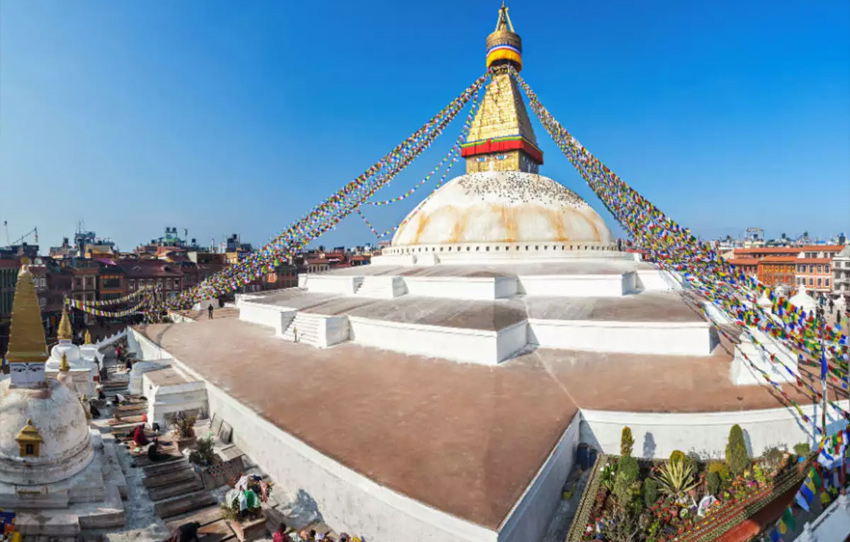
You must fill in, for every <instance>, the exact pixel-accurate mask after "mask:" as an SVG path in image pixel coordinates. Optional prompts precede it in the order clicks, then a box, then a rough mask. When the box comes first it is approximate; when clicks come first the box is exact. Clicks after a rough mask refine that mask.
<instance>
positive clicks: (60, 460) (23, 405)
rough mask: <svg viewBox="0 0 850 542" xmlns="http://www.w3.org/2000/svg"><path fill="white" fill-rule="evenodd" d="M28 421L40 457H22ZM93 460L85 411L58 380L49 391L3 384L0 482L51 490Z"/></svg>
mask: <svg viewBox="0 0 850 542" xmlns="http://www.w3.org/2000/svg"><path fill="white" fill-rule="evenodd" d="M27 420H31V421H32V425H33V426H34V427H35V428H36V429H37V430H38V433H39V435H40V436H41V439H42V442H41V444H40V451H39V452H40V453H39V456H38V457H33V456H28V457H21V453H20V446H19V444H18V441H17V440H16V438H17V436H18V433H19V432H20V431H21V429H23V428H24V427H25V426H26V425H27ZM93 456H94V448H93V447H92V442H91V436H90V434H89V426H88V422H87V421H86V415H85V412H84V411H83V406H82V405H81V404H80V402H79V400H78V399H77V397H76V395H75V394H74V392H72V391H71V390H69V389H68V388H66V387H64V386H62V385H61V384H60V383H59V382H57V381H56V380H53V379H48V380H47V387H46V388H18V387H12V386H11V379H10V378H4V379H2V380H0V482H7V483H12V484H24V485H33V484H46V483H52V482H57V481H59V480H64V479H66V478H69V477H71V476H73V475H74V474H77V473H78V472H80V471H81V470H83V469H84V468H85V467H86V466H87V465H88V464H89V462H90V461H91V459H92V457H93Z"/></svg>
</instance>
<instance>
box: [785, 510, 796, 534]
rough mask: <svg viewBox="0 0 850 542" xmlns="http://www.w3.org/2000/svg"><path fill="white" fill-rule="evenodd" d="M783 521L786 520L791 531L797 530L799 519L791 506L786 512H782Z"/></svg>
mask: <svg viewBox="0 0 850 542" xmlns="http://www.w3.org/2000/svg"><path fill="white" fill-rule="evenodd" d="M782 521H784V522H785V525H787V526H788V529H790V530H791V531H795V530H797V520H795V519H794V512H792V511H791V507H790V506H789V507H788V508H786V509H785V513H783V514H782Z"/></svg>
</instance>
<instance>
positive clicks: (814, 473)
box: [811, 467, 823, 488]
mask: <svg viewBox="0 0 850 542" xmlns="http://www.w3.org/2000/svg"><path fill="white" fill-rule="evenodd" d="M811 476H812V482H814V483H815V487H816V488H818V487H821V486H823V481H821V479H820V476H818V470H817V469H816V468H814V467H812V472H811Z"/></svg>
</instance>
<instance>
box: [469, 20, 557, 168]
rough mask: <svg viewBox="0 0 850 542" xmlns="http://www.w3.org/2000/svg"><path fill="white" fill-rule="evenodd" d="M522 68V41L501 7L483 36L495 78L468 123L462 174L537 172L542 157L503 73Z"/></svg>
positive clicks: (517, 95) (517, 93)
mask: <svg viewBox="0 0 850 542" xmlns="http://www.w3.org/2000/svg"><path fill="white" fill-rule="evenodd" d="M507 66H513V68H514V69H516V70H517V71H519V70H521V69H522V39H521V38H520V37H519V34H517V33H516V32H515V31H514V25H513V23H512V22H511V18H510V16H509V15H508V8H507V7H506V6H505V5H504V3H503V4H502V7H501V9H499V17H498V19H497V20H496V30H494V31H493V32H492V33H491V34H490V35H489V36H487V69H492V70H494V72H495V73H494V74H493V76H492V78H491V80H490V84H488V85H487V90H486V93H485V95H484V100H483V101H482V103H481V107H480V109H479V110H478V113H477V114H476V116H475V119H474V120H473V122H472V127H471V128H470V130H469V137H468V139H467V143H466V144H464V146H463V150H462V156H463V157H464V158H466V172H467V173H477V172H480V171H523V172H526V173H537V172H538V168H539V166H540V165H541V164H542V163H543V153H542V152H541V151H540V149H539V148H538V147H537V138H536V137H534V130H533V129H532V128H531V122H530V121H529V118H528V112H527V111H526V109H525V104H524V103H523V101H522V95H521V94H520V89H519V88H518V87H517V84H516V82H515V81H514V80H513V79H512V78H511V76H510V75H509V74H508V73H507V70H506V69H504V68H506V67H507Z"/></svg>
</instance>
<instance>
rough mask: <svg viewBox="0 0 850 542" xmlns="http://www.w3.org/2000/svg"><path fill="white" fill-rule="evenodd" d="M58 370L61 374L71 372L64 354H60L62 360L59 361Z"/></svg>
mask: <svg viewBox="0 0 850 542" xmlns="http://www.w3.org/2000/svg"><path fill="white" fill-rule="evenodd" d="M59 370H60V371H62V372H63V373H67V372H68V371H70V370H71V365H69V364H68V356H66V355H65V352H62V359H61V360H59Z"/></svg>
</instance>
